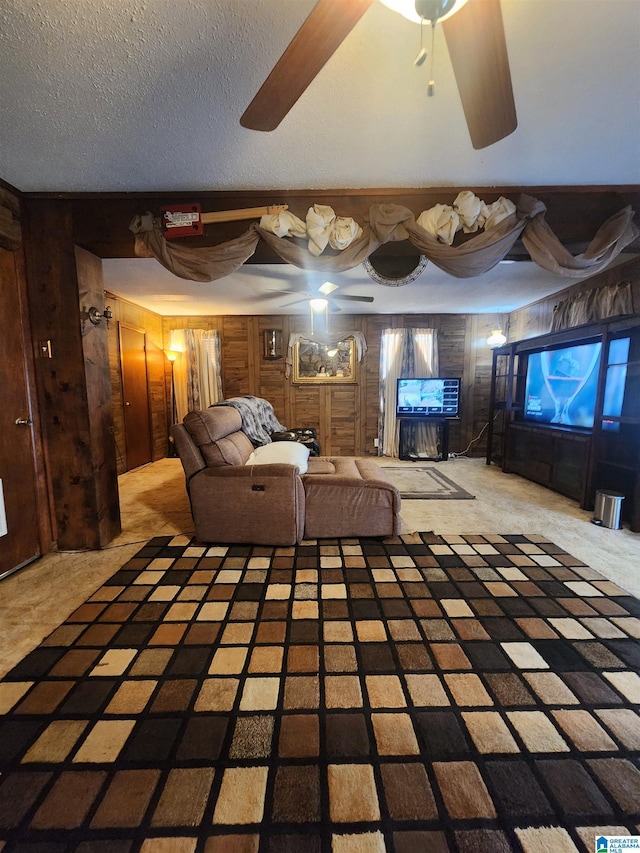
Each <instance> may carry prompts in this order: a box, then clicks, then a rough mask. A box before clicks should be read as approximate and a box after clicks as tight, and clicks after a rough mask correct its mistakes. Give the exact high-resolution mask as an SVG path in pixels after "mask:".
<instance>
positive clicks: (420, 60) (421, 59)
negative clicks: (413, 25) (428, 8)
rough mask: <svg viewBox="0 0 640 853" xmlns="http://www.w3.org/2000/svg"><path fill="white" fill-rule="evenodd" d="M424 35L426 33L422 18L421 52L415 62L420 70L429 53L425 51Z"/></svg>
mask: <svg viewBox="0 0 640 853" xmlns="http://www.w3.org/2000/svg"><path fill="white" fill-rule="evenodd" d="M423 33H424V18H420V52H419V53H418V55H417V56H416V58H415V59H414V60H413V64H414V65H415V66H416V68H420V66H421V65H422V63H423V62H424V61H425V59H426V58H427V51H426V50H425V48H424V44H423V43H422V34H423Z"/></svg>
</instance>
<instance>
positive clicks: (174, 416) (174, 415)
mask: <svg viewBox="0 0 640 853" xmlns="http://www.w3.org/2000/svg"><path fill="white" fill-rule="evenodd" d="M165 355H166V356H167V358H168V360H169V363H170V364H171V424H170V425H169V456H175V455H176V448H175V444H174V441H173V436H172V435H171V427H172V426H173V425H174V424H175V423H176V421H177V420H178V407H177V406H176V386H175V376H174V367H175V363H176V358H177V357H178V353H177V352H175V351H174V350H165Z"/></svg>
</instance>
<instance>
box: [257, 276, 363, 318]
mask: <svg viewBox="0 0 640 853" xmlns="http://www.w3.org/2000/svg"><path fill="white" fill-rule="evenodd" d="M339 289H340V287H339V285H337V284H334V283H333V282H332V281H325V282H324V283H323V284H321V285H320V286H316V285H314V284H312V283H310V282H307V283H305V284H304V285H301V286H300V287H295V285H294V286H293V287H290V288H286V289H285V288H283V289H277V288H270V292H271V293H273V294H274V296H275V295H276V294H289V295H291V296H295V297H297V298H296V299H294V300H292V301H291V302H287V303H285V304H284V305H283V306H282V307H283V308H288V307H289V306H291V305H298V304H301V303H303V302H306V303H307V304H308V305H309V306H310V308H311V310H312V311H314V310H323V309H324V308H326V307H329V308H331V311H332V312H337V311H340V310H341V309H340V306H339V305H338V304H337V303H338V302H373V296H349V295H348V294H346V293H342V294H337V293H336V291H337V290H339ZM314 303H315V304H314Z"/></svg>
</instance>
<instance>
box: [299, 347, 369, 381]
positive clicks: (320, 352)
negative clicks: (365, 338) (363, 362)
mask: <svg viewBox="0 0 640 853" xmlns="http://www.w3.org/2000/svg"><path fill="white" fill-rule="evenodd" d="M293 381H294V382H299V383H301V384H306V383H311V384H318V383H329V384H331V385H339V384H348V383H353V382H355V381H356V357H355V344H354V341H353V338H348V339H346V340H344V341H336V342H335V343H329V344H325V343H319V342H318V341H311V340H308V339H307V338H300V340H299V341H298V342H297V343H296V345H295V347H294V350H293Z"/></svg>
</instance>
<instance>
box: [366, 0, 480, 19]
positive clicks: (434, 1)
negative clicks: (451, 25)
mask: <svg viewBox="0 0 640 853" xmlns="http://www.w3.org/2000/svg"><path fill="white" fill-rule="evenodd" d="M380 2H381V3H383V4H384V5H385V6H387V7H388V8H389V9H392V10H393V11H394V12H398V14H400V15H402V16H403V17H405V18H406V19H407V20H408V21H412V22H413V23H414V24H421V23H422V21H430V22H431V23H434V22H435V21H446V19H447V18H450V17H451V16H452V15H455V13H456V12H457V11H458V10H459V9H461V8H462V7H463V6H464V4H465V3H466V2H467V0H380Z"/></svg>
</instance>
